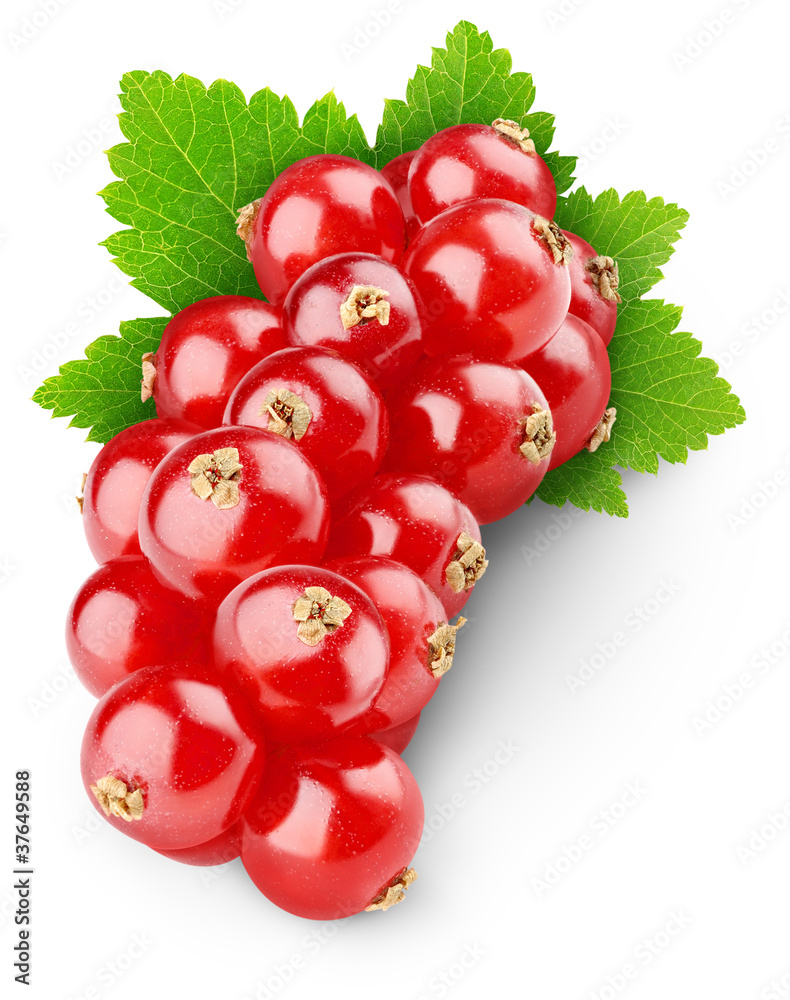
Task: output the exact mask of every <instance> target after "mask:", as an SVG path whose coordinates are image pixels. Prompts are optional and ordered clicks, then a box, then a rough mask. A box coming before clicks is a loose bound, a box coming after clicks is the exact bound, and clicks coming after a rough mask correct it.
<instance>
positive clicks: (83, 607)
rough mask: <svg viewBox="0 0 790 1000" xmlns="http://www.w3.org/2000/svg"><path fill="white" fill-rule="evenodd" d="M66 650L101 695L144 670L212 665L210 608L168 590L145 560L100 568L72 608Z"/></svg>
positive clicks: (134, 558)
mask: <svg viewBox="0 0 790 1000" xmlns="http://www.w3.org/2000/svg"><path fill="white" fill-rule="evenodd" d="M66 649H67V651H68V654H69V659H70V660H71V664H72V666H73V667H74V671H75V673H76V674H77V677H79V679H80V681H81V682H82V683H83V684H84V686H85V687H86V688H87V689H88V690H89V691H90V692H91V694H94V695H96V696H97V697H101V695H103V694H104V693H105V691H108V690H109V689H110V688H111V687H112V686H113V685H114V684H117V683H118V682H119V681H121V680H123V679H124V678H125V677H126V676H127V675H128V674H131V673H134V671H135V670H140V669H141V668H142V667H153V666H167V665H172V664H175V663H203V664H207V663H209V661H210V651H211V623H210V621H209V620H208V614H207V611H206V609H205V608H204V607H203V606H202V605H201V604H198V603H197V602H195V601H190V600H188V599H187V598H186V597H184V596H183V595H182V594H179V593H178V592H177V591H175V590H170V589H169V588H167V587H163V586H162V584H161V583H160V582H159V581H158V580H157V578H156V577H155V576H154V574H153V573H152V572H151V569H150V567H149V565H148V561H147V560H146V559H143V557H142V556H122V557H121V558H119V559H111V560H110V561H109V562H106V563H104V565H103V566H100V567H99V568H98V569H97V570H96V571H95V572H94V573H93V574H92V575H91V576H89V577H88V579H87V580H86V581H85V583H84V584H83V585H82V586H81V587H80V589H79V590H78V591H77V596H76V597H75V598H74V601H73V603H72V605H71V608H70V609H69V615H68V621H67V625H66Z"/></svg>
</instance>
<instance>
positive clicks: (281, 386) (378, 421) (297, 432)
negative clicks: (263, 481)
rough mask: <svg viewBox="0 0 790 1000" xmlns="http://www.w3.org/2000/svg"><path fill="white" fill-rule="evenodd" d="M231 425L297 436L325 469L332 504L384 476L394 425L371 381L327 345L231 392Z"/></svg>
mask: <svg viewBox="0 0 790 1000" xmlns="http://www.w3.org/2000/svg"><path fill="white" fill-rule="evenodd" d="M225 423H226V424H246V425H247V426H250V427H262V428H264V429H265V430H268V431H273V432H274V433H275V434H280V435H281V436H282V437H285V438H288V439H289V440H291V441H293V442H294V444H296V445H297V446H298V447H299V448H300V449H301V451H302V452H303V453H304V454H305V455H306V456H307V457H308V458H309V459H310V461H311V462H312V463H313V465H315V467H316V469H318V471H319V473H320V474H321V476H322V478H323V480H324V482H325V483H326V487H327V490H328V492H329V499H330V501H334V500H336V499H338V498H339V497H341V496H344V495H345V494H346V493H348V492H350V491H351V490H353V489H355V487H357V486H359V485H360V483H364V482H366V481H367V480H368V479H371V478H372V477H373V476H374V475H375V474H376V471H377V469H378V467H379V465H381V460H382V458H383V457H384V452H385V451H386V448H387V440H388V427H389V423H388V419H387V409H386V407H385V406H384V400H383V399H382V396H381V393H380V392H379V391H378V389H377V388H376V386H375V385H374V384H373V382H372V381H371V380H370V378H369V377H368V376H367V375H366V374H365V373H364V372H363V371H362V369H360V368H358V367H357V366H356V365H354V364H352V363H351V362H350V361H346V360H345V358H342V357H341V356H340V355H339V354H336V353H335V352H334V351H328V350H325V349H324V348H320V347H292V348H289V349H286V350H284V351H278V352H277V353H276V354H272V355H270V356H269V357H268V358H266V360H264V361H261V362H260V363H259V364H257V365H256V366H255V367H254V368H252V369H251V370H250V371H249V372H248V373H247V374H246V375H245V376H244V378H243V379H242V380H241V382H239V384H238V385H237V386H236V389H235V390H234V392H233V395H232V396H231V397H230V400H229V402H228V406H227V409H226V411H225Z"/></svg>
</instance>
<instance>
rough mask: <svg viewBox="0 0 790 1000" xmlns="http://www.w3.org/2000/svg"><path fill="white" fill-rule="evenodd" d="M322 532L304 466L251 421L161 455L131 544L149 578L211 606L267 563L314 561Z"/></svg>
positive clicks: (322, 518) (322, 495) (318, 497)
mask: <svg viewBox="0 0 790 1000" xmlns="http://www.w3.org/2000/svg"><path fill="white" fill-rule="evenodd" d="M328 530H329V503H328V500H327V494H326V487H325V486H324V484H323V482H322V481H321V477H320V476H319V475H318V473H317V472H316V470H315V468H314V466H313V465H312V463H311V462H310V461H309V460H308V459H307V458H305V456H304V455H303V454H302V452H301V451H300V450H299V449H298V448H297V447H296V445H295V444H293V443H292V442H291V441H286V439H285V438H283V437H280V436H278V435H277V434H270V433H269V432H268V431H264V430H260V429H259V428H257V427H220V428H217V429H216V430H213V431H206V432H205V433H204V434H199V435H198V436H197V437H194V438H192V439H191V440H190V441H187V442H186V444H183V445H181V446H180V447H178V448H176V449H175V450H174V451H171V452H170V454H169V455H168V456H167V457H166V458H165V460H164V461H163V462H162V463H161V464H160V465H159V466H158V467H157V469H156V471H155V472H154V474H153V475H152V476H151V479H150V481H149V483H148V486H147V488H146V491H145V495H144V496H143V500H142V505H141V508H140V545H141V547H142V550H143V552H144V554H145V555H146V556H147V557H148V558H149V559H150V561H151V565H152V568H153V570H154V572H155V573H156V574H157V576H159V577H160V579H162V580H163V581H164V582H165V583H166V584H167V585H168V586H171V587H174V588H175V589H177V590H180V591H181V592H182V593H184V594H186V595H187V597H190V598H193V599H200V598H202V599H204V600H206V601H208V602H209V603H210V604H213V605H214V606H216V605H217V604H219V602H220V601H221V600H222V598H223V597H224V596H225V595H226V594H227V593H229V592H230V591H231V590H232V589H233V588H234V587H235V586H236V585H237V584H239V583H240V582H241V581H242V580H245V579H246V578H247V577H248V576H252V575H253V574H254V573H259V572H260V571H261V570H264V569H268V568H269V567H270V566H277V565H282V564H284V563H290V562H301V563H306V564H311V563H316V562H319V561H320V560H321V556H322V554H323V551H324V546H325V544H326V538H327V532H328Z"/></svg>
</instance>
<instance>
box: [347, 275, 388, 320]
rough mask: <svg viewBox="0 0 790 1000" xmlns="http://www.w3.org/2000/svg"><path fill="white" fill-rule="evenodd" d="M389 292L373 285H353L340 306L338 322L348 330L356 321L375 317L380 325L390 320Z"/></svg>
mask: <svg viewBox="0 0 790 1000" xmlns="http://www.w3.org/2000/svg"><path fill="white" fill-rule="evenodd" d="M389 294H390V293H389V292H386V291H384V289H383V288H376V286H375V285H354V287H353V288H352V289H351V291H350V292H349V295H348V298H347V299H345V300H344V301H343V302H342V303H341V306H340V322H341V323H342V324H343V329H344V330H350V329H351V328H352V327H353V326H357V324H358V323H363V322H365V321H366V320H370V319H375V320H378V321H379V323H381V325H382V326H387V325H388V324H389V321H390V304H389V302H387V299H388V298H389Z"/></svg>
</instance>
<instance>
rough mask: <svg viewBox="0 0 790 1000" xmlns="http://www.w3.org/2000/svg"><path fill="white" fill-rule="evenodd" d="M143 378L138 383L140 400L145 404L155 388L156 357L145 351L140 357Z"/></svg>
mask: <svg viewBox="0 0 790 1000" xmlns="http://www.w3.org/2000/svg"><path fill="white" fill-rule="evenodd" d="M142 365H143V378H142V381H141V382H140V399H141V400H142V401H143V402H145V401H146V399H150V398H151V396H153V394H154V388H155V387H156V355H155V354H154V353H153V352H152V351H146V353H145V354H144V355H143V357H142Z"/></svg>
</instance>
